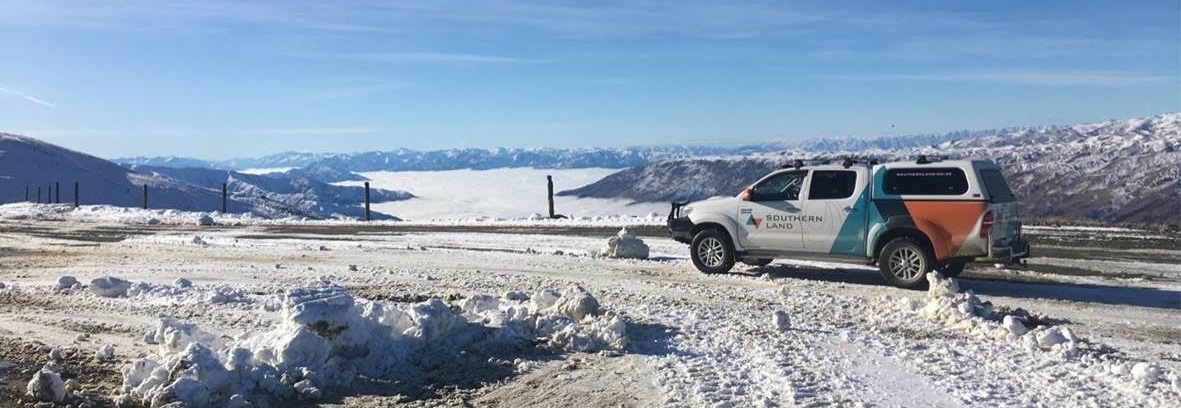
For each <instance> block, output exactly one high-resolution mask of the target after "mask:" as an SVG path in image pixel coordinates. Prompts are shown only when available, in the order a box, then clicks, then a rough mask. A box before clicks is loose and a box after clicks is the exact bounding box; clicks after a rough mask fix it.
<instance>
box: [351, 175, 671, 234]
mask: <svg viewBox="0 0 1181 408" xmlns="http://www.w3.org/2000/svg"><path fill="white" fill-rule="evenodd" d="M616 171H618V169H604V168H588V169H560V170H557V169H532V168H508V169H494V170H448V171H404V172H369V173H360V174H361V175H362V176H364V177H366V178H368V179H370V185H371V186H372V187H374V188H382V189H387V190H402V191H409V192H411V193H414V195H415V196H417V198H414V199H410V200H405V201H396V202H388V203H377V204H373V209H374V210H375V211H381V212H384V213H387V214H393V215H396V216H398V217H399V218H402V219H404V220H409V221H431V220H457V219H458V220H464V219H487V218H502V219H522V220H527V219H528V218H529V216H530V215H533V214H539V213H544V212H546V211H548V210H547V206H548V203H547V198H546V178H545V177H546V176H547V175H552V176H553V178H554V192H555V193H556V192H558V191H562V190H565V189H572V188H576V187H581V186H583V185H586V184H590V183H593V182H595V181H598V180H599V179H601V178H603V177H605V176H607V175H609V174H611V173H614V172H616ZM362 184H363V182H359V181H348V182H341V183H337V185H344V186H358V185H362ZM554 206H555V210H556V212H557V213H558V214H562V215H565V216H567V217H619V216H646V215H648V214H650V213H653V212H656V213H660V214H664V213H667V212H668V204H667V203H636V204H633V203H632V202H630V201H628V200H615V199H591V198H587V199H579V198H575V197H562V196H559V197H555V200H554Z"/></svg>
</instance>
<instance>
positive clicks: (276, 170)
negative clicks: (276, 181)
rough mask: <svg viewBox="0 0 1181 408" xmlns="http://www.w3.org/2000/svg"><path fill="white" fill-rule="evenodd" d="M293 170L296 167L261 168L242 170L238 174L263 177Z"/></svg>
mask: <svg viewBox="0 0 1181 408" xmlns="http://www.w3.org/2000/svg"><path fill="white" fill-rule="evenodd" d="M292 169H295V167H259V168H249V169H242V170H238V172H239V173H243V174H253V175H256V176H262V175H266V174H276V173H286V172H287V171H289V170H292Z"/></svg>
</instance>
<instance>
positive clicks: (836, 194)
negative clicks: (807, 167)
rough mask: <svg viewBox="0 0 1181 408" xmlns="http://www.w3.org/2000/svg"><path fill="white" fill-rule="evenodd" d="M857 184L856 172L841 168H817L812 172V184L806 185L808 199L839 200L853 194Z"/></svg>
mask: <svg viewBox="0 0 1181 408" xmlns="http://www.w3.org/2000/svg"><path fill="white" fill-rule="evenodd" d="M856 185H857V172H853V171H843V170H817V171H813V172H812V184H811V185H810V186H809V187H808V199H809V200H839V199H842V198H849V197H852V196H853V190H854V189H855V188H856Z"/></svg>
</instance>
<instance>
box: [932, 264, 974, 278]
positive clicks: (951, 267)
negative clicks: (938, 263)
mask: <svg viewBox="0 0 1181 408" xmlns="http://www.w3.org/2000/svg"><path fill="white" fill-rule="evenodd" d="M966 266H968V261H963V260H953V261H948V262H947V263H946V264H943V266H942V267H940V268H939V273H941V274H943V277H945V278H954V277H957V276H960V274H961V273H963V272H964V267H966Z"/></svg>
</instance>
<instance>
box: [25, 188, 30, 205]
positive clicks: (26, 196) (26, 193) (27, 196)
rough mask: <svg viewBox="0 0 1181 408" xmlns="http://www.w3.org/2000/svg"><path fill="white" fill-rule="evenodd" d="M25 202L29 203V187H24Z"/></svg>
mask: <svg viewBox="0 0 1181 408" xmlns="http://www.w3.org/2000/svg"><path fill="white" fill-rule="evenodd" d="M25 202H26V203H27V202H29V186H25Z"/></svg>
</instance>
